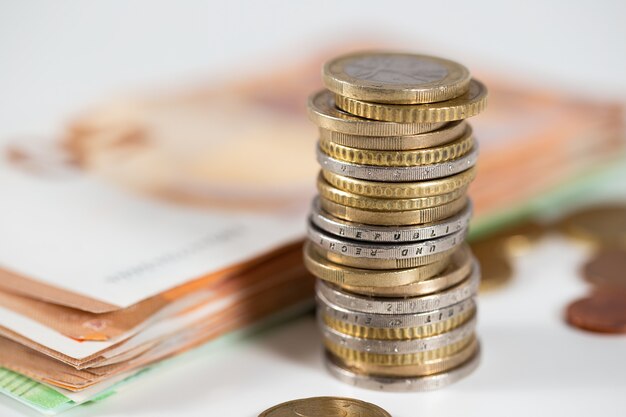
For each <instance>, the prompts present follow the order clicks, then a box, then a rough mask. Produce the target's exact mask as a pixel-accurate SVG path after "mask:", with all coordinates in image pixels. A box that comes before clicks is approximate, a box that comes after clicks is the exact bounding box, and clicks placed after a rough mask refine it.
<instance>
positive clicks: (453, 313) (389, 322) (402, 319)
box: [317, 295, 476, 340]
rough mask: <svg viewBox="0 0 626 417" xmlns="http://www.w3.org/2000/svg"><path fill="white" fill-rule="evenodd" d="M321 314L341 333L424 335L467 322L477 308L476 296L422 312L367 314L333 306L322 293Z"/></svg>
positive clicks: (381, 337) (393, 336) (367, 336)
mask: <svg viewBox="0 0 626 417" xmlns="http://www.w3.org/2000/svg"><path fill="white" fill-rule="evenodd" d="M317 299H318V303H319V304H318V314H320V315H321V319H322V321H323V322H324V324H325V325H326V326H327V327H329V328H331V329H333V330H336V331H337V332H339V333H343V334H347V335H348V336H354V337H359V338H364V339H378V340H406V339H421V338H424V337H429V336H436V335H438V334H441V333H445V332H448V331H450V330H452V329H455V328H457V327H459V326H460V325H461V324H463V323H465V322H466V321H467V320H468V319H469V318H470V317H472V316H473V315H474V314H475V312H476V304H475V303H474V300H473V299H471V298H470V299H467V300H464V301H462V302H460V303H458V304H454V305H452V306H450V307H446V308H442V309H439V310H435V311H432V312H427V313H419V314H397V315H387V314H386V315H382V314H367V313H361V312H358V311H351V310H347V309H344V308H341V307H337V306H333V305H332V304H331V303H329V302H328V301H326V300H325V299H324V296H322V295H318V297H317Z"/></svg>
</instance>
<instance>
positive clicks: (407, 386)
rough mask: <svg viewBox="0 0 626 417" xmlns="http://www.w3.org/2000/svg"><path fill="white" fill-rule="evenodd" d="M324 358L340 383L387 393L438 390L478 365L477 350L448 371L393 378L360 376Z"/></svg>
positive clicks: (478, 356) (331, 359) (334, 360)
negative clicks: (465, 360) (463, 361)
mask: <svg viewBox="0 0 626 417" xmlns="http://www.w3.org/2000/svg"><path fill="white" fill-rule="evenodd" d="M325 356H326V361H325V362H326V368H327V369H328V371H329V372H330V373H331V374H332V375H333V376H334V377H335V378H337V379H339V380H340V381H342V382H345V383H346V384H350V385H354V386H356V387H359V388H365V389H371V390H377V391H389V392H411V391H412V392H416V391H432V390H436V389H440V388H443V387H446V386H448V385H450V384H453V383H455V382H457V381H459V380H460V379H462V378H465V377H466V376H468V375H469V374H471V373H472V372H473V371H474V370H475V369H476V368H477V367H478V365H479V364H480V348H479V349H477V350H476V353H475V354H474V356H472V357H471V358H470V359H469V360H468V361H467V362H465V363H464V364H462V365H461V366H459V367H457V368H454V369H452V370H450V371H447V372H443V373H439V374H434V375H428V376H421V377H414V378H401V377H398V378H393V377H380V376H375V375H367V374H360V373H357V372H354V371H352V370H349V369H346V368H344V367H342V366H341V365H340V364H339V363H338V362H337V359H335V358H334V357H333V356H332V355H331V354H329V353H326V355H325Z"/></svg>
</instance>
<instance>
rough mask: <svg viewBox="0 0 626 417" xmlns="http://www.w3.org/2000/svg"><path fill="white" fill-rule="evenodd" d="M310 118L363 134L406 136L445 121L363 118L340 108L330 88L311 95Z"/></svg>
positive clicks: (326, 126) (332, 127)
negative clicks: (408, 121)
mask: <svg viewBox="0 0 626 417" xmlns="http://www.w3.org/2000/svg"><path fill="white" fill-rule="evenodd" d="M308 112H309V118H310V119H311V121H312V122H313V123H315V124H316V125H317V126H318V127H321V128H323V129H327V130H332V131H335V132H340V133H345V134H348V135H362V136H405V135H418V134H420V133H425V132H430V131H433V130H437V129H439V128H441V127H443V126H444V124H445V123H394V122H376V121H372V120H366V119H362V118H360V117H356V116H354V115H352V114H349V113H346V112H344V111H342V110H341V109H338V108H337V106H336V105H335V95H334V94H333V93H331V92H330V91H328V90H322V91H318V92H317V93H315V94H313V95H311V96H310V97H309V104H308Z"/></svg>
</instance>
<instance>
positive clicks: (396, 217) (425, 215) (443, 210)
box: [319, 196, 467, 226]
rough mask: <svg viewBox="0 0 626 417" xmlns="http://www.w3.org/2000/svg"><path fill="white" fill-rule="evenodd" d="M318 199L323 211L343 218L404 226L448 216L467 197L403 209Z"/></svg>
mask: <svg viewBox="0 0 626 417" xmlns="http://www.w3.org/2000/svg"><path fill="white" fill-rule="evenodd" d="M319 201H320V205H321V207H322V209H323V210H324V211H327V212H328V213H330V214H332V215H333V216H335V217H338V218H340V219H343V220H347V221H350V222H355V223H363V224H371V225H377V226H404V225H413V224H423V223H432V222H436V221H437V220H443V219H445V218H446V217H450V216H452V215H453V214H455V213H458V212H459V211H460V210H462V209H463V207H465V205H466V204H467V197H466V196H462V197H460V198H457V199H456V200H452V201H450V202H448V203H445V204H441V205H439V206H435V207H428V208H423V209H419V210H404V211H373V210H364V209H361V208H356V207H348V206H345V205H342V204H338V203H335V202H334V201H331V200H329V199H327V198H324V197H321V196H320V199H319Z"/></svg>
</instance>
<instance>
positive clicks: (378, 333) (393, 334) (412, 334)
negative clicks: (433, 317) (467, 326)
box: [322, 308, 476, 340]
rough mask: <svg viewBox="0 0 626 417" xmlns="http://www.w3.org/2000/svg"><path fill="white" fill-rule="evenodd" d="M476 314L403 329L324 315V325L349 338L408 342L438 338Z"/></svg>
mask: <svg viewBox="0 0 626 417" xmlns="http://www.w3.org/2000/svg"><path fill="white" fill-rule="evenodd" d="M475 313H476V309H475V308H469V309H467V310H465V311H463V312H462V313H460V314H457V315H456V316H453V317H451V318H449V319H447V320H443V321H439V322H437V323H429V324H425V325H423V326H418V327H401V328H382V327H367V326H361V325H358V324H354V323H348V322H346V321H343V320H339V319H336V318H334V317H330V316H328V315H327V314H322V320H323V321H324V324H326V326H328V327H329V328H331V329H333V330H336V331H338V332H340V333H344V334H347V335H348V336H354V337H360V338H362V339H377V340H408V339H421V338H424V337H429V336H437V335H439V334H442V333H445V332H448V331H450V330H453V329H456V328H457V327H459V326H460V325H462V324H463V323H465V322H466V321H467V320H469V318H470V317H472V316H474V314H475Z"/></svg>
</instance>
